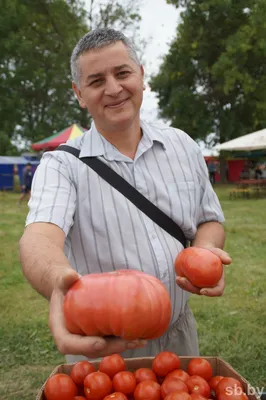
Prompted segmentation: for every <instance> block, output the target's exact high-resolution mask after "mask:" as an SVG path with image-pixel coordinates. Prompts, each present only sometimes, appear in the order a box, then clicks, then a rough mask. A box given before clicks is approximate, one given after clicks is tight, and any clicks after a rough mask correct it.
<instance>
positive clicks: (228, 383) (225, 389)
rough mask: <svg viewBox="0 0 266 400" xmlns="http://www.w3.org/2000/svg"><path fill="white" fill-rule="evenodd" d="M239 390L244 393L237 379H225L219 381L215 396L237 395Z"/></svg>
mask: <svg viewBox="0 0 266 400" xmlns="http://www.w3.org/2000/svg"><path fill="white" fill-rule="evenodd" d="M239 390H242V392H243V391H244V388H243V385H242V383H241V382H239V380H238V379H235V378H230V377H228V378H227V377H225V378H223V379H221V380H220V382H219V383H218V385H217V386H216V394H217V395H220V394H222V393H227V394H228V393H229V394H231V393H238V391H239Z"/></svg>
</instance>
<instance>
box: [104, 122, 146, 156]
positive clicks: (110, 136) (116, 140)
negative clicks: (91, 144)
mask: <svg viewBox="0 0 266 400" xmlns="http://www.w3.org/2000/svg"><path fill="white" fill-rule="evenodd" d="M99 132H100V133H101V135H102V136H104V137H105V139H106V140H108V142H110V143H111V144H112V145H113V146H115V147H116V148H117V150H118V151H120V153H122V154H124V155H125V156H127V157H129V158H131V159H132V160H134V157H135V154H136V152H137V148H138V144H139V142H140V139H141V136H142V132H141V128H140V121H139V119H138V120H136V121H133V123H132V124H131V125H130V126H129V127H127V128H126V129H123V130H121V131H119V130H118V131H116V132H103V131H102V130H101V129H100V130H99Z"/></svg>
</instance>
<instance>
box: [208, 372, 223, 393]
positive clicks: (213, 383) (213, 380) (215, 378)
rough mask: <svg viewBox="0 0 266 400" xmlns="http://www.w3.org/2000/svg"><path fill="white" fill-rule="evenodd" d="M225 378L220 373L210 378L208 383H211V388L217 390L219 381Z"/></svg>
mask: <svg viewBox="0 0 266 400" xmlns="http://www.w3.org/2000/svg"><path fill="white" fill-rule="evenodd" d="M223 378H224V377H223V376H220V375H216V376H213V377H212V378H211V379H210V380H209V382H208V384H209V385H210V388H211V389H212V390H214V391H216V387H217V385H218V383H219V382H220V381H221V380H222V379H223Z"/></svg>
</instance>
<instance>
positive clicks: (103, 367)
mask: <svg viewBox="0 0 266 400" xmlns="http://www.w3.org/2000/svg"><path fill="white" fill-rule="evenodd" d="M125 369H126V363H125V361H124V359H123V357H121V356H120V354H111V355H110V356H106V357H104V358H103V359H102V361H101V362H100V365H99V371H101V372H104V373H105V374H107V375H108V376H109V377H110V378H111V379H113V377H114V376H115V374H117V373H118V372H120V371H125Z"/></svg>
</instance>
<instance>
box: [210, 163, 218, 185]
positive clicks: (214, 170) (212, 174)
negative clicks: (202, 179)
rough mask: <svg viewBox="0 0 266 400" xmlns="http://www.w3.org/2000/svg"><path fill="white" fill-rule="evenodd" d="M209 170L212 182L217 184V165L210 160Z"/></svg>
mask: <svg viewBox="0 0 266 400" xmlns="http://www.w3.org/2000/svg"><path fill="white" fill-rule="evenodd" d="M208 170H209V177H210V181H211V184H212V185H214V184H215V174H216V165H215V163H214V162H213V161H210V162H209V164H208Z"/></svg>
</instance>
